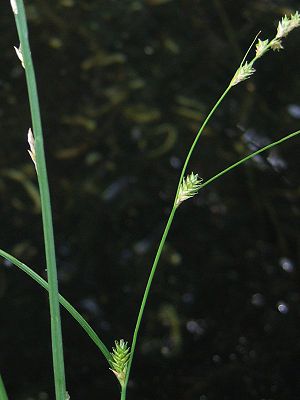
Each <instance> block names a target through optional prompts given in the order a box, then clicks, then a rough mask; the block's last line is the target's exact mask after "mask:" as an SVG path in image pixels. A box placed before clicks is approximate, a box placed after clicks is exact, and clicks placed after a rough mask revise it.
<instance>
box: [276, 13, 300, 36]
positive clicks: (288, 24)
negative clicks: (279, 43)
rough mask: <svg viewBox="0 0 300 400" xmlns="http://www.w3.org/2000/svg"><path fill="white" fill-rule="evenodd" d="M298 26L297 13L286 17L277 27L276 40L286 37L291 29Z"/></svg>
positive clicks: (298, 17)
mask: <svg viewBox="0 0 300 400" xmlns="http://www.w3.org/2000/svg"><path fill="white" fill-rule="evenodd" d="M298 26H300V14H299V13H298V11H296V12H295V14H292V15H291V16H290V17H287V16H286V15H285V16H284V17H283V18H282V19H281V21H280V22H279V23H278V26H277V34H276V39H280V38H283V37H286V36H287V35H288V34H289V33H290V32H291V31H292V30H293V29H295V28H297V27H298Z"/></svg>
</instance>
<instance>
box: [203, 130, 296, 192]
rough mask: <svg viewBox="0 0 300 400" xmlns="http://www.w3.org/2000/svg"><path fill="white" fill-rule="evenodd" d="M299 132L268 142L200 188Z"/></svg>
mask: <svg viewBox="0 0 300 400" xmlns="http://www.w3.org/2000/svg"><path fill="white" fill-rule="evenodd" d="M299 133H300V130H299V131H295V132H293V133H290V134H289V135H287V136H284V137H283V138H281V139H279V140H276V141H275V142H272V143H270V144H268V145H267V146H265V147H262V148H261V149H259V150H256V151H255V152H254V153H251V154H249V155H248V156H246V157H244V158H242V159H241V160H239V161H237V162H236V163H234V164H232V165H230V166H229V167H227V168H225V169H223V170H222V171H221V172H219V173H217V174H216V175H214V176H213V177H211V178H210V179H208V180H207V181H205V182H203V183H202V184H201V187H200V189H199V190H201V189H203V188H204V187H205V186H207V185H209V184H211V183H212V182H213V181H215V180H216V179H218V178H220V177H221V176H222V175H224V174H227V172H229V171H231V170H232V169H234V168H236V167H238V166H239V165H241V164H243V163H244V162H246V161H248V160H250V159H251V158H253V157H255V156H257V155H258V154H260V153H262V152H263V151H266V150H269V149H271V148H272V147H274V146H277V145H279V144H280V143H283V142H285V141H286V140H288V139H291V138H292V137H294V136H297V135H299Z"/></svg>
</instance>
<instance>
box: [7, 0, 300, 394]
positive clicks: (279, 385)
mask: <svg viewBox="0 0 300 400" xmlns="http://www.w3.org/2000/svg"><path fill="white" fill-rule="evenodd" d="M26 5H27V12H28V18H29V25H30V39H31V46H32V53H33V57H34V61H35V65H36V74H37V79H38V87H39V93H40V102H41V111H42V115H43V123H44V134H45V144H46V153H47V163H48V167H49V179H50V185H51V194H52V203H53V213H54V226H55V234H56V245H57V260H58V265H59V279H60V282H59V283H60V290H61V292H62V293H63V294H64V295H65V296H66V297H67V298H68V299H69V300H70V301H71V303H72V304H73V305H75V306H76V307H77V308H78V309H79V310H80V311H81V312H82V313H83V315H84V316H85V317H86V318H87V319H88V321H89V322H90V323H91V325H92V326H93V327H94V328H95V329H96V330H97V332H99V334H100V336H101V338H103V340H104V342H105V343H106V344H107V345H108V346H109V347H110V346H111V345H112V344H113V342H114V340H115V339H117V338H125V339H126V340H129V341H130V340H131V335H132V331H133V327H134V324H135V320H136V316H137V312H138V307H139V303H140V301H141V296H142V294H143V290H144V287H145V282H146V279H147V276H148V273H149V269H150V266H151V263H152V261H153V258H154V255H155V252H156V249H157V246H158V242H159V239H160V236H161V234H162V230H163V228H164V224H165V222H166V219H167V216H168V212H169V210H170V205H171V203H172V201H173V200H172V199H173V196H174V192H175V189H176V185H177V180H178V177H179V174H180V169H179V168H180V167H181V165H182V162H183V160H184V157H185V155H186V153H187V150H188V148H189V146H190V144H191V142H192V140H193V138H194V135H195V133H196V132H197V130H198V128H199V126H200V124H201V121H203V118H204V117H205V115H206V114H207V112H208V111H209V109H210V107H211V106H212V105H213V103H214V102H215V101H216V99H217V98H218V96H219V95H220V94H221V93H222V91H223V90H224V88H225V87H226V85H227V84H228V82H229V80H230V78H231V76H232V74H233V73H234V71H235V69H236V67H237V65H238V64H239V62H240V60H241V56H242V54H243V52H244V51H245V49H247V48H248V46H249V44H250V43H251V41H252V40H253V38H254V36H255V35H256V33H257V32H258V31H259V30H262V31H263V34H262V38H266V37H270V38H272V37H273V35H274V32H275V30H276V26H277V21H278V20H279V19H280V18H281V17H282V16H283V15H284V14H285V13H287V14H289V13H290V12H294V11H295V10H296V9H297V7H298V9H299V6H300V4H299V2H293V1H285V0H277V1H269V0H251V1H242V0H234V1H233V0H227V1H225V0H223V1H222V0H213V1H197V0H194V1H183V0H182V1H176V0H173V1H167V0H145V1H141V0H115V1H113V0H110V1H109V0H107V1H96V0H91V1H83V0H82V1H75V0H51V1H47V0H33V1H26ZM0 31H1V35H0V44H1V46H0V48H1V65H0V71H1V73H0V102H1V103H0V122H1V146H0V196H1V231H0V238H1V241H0V247H1V248H2V249H4V250H7V251H9V252H10V253H12V254H14V255H15V256H16V257H18V258H20V259H21V260H22V261H24V262H26V263H28V264H29V265H31V266H32V267H33V268H34V269H35V270H36V271H37V272H38V273H40V274H42V275H43V276H45V271H44V269H45V262H44V255H43V254H44V253H43V239H42V233H41V220H40V214H39V202H38V193H37V186H36V179H35V172H34V168H33V166H32V163H31V160H30V159H29V156H28V154H27V147H28V146H27V143H26V135H27V130H28V128H29V126H30V125H31V122H30V117H29V111H28V102H27V93H26V87H25V80H24V74H23V70H22V68H21V66H20V65H19V62H18V60H17V58H16V55H15V53H14V50H13V45H16V46H17V45H18V42H17V36H16V31H15V26H14V20H13V16H12V13H11V10H10V6H9V1H8V0H7V1H3V2H2V5H1V13H0ZM299 49H300V30H299V29H298V31H295V32H293V33H292V34H291V35H290V36H289V37H288V39H287V41H286V42H285V50H284V51H282V52H280V53H276V54H274V53H272V54H271V53H269V54H268V55H267V56H265V57H264V58H263V59H262V60H261V61H260V62H258V63H257V65H256V67H257V73H256V74H255V76H254V77H253V79H251V80H249V81H247V82H245V83H243V84H241V85H239V86H238V87H236V88H235V89H234V90H233V91H232V93H231V94H229V96H228V97H227V98H226V100H225V101H224V103H223V105H222V107H221V109H220V110H219V111H218V112H217V114H216V115H215V116H214V118H213V120H212V121H211V123H210V124H209V127H208V128H207V129H206V131H205V134H204V135H203V137H202V138H201V141H200V143H199V146H198V147H197V150H196V152H195V154H194V156H193V159H192V162H191V165H190V168H189V171H194V172H198V173H199V174H200V176H202V177H203V178H204V180H205V179H207V178H209V177H211V176H212V175H213V174H215V173H216V172H218V171H219V170H220V169H222V168H223V167H226V166H228V165H229V164H231V163H233V162H234V161H236V160H238V159H239V158H241V157H242V156H243V155H245V154H248V153H249V152H251V151H252V150H253V149H255V148H256V146H258V147H260V146H263V145H265V144H267V143H269V142H270V141H272V140H275V139H277V138H280V137H281V136H284V135H285V134H287V133H289V132H292V131H294V130H297V129H299V126H300V100H299V94H300V57H299ZM298 168H299V139H297V138H296V139H294V140H292V141H290V142H287V143H285V144H284V145H282V146H281V147H278V148H276V149H274V151H272V152H271V153H268V154H265V155H264V156H263V157H261V158H257V159H256V160H255V161H252V162H249V163H248V164H247V165H245V166H242V167H240V168H239V169H238V170H236V171H234V172H233V173H231V174H230V175H227V176H226V177H224V178H223V179H222V180H219V181H216V182H215V183H214V184H213V185H211V186H209V187H207V188H206V189H205V190H204V191H203V192H201V194H200V195H199V196H198V197H196V198H194V199H193V200H191V201H189V202H188V203H185V204H184V205H183V206H182V207H181V208H180V209H179V211H178V213H177V215H176V218H175V222H174V225H173V227H172V229H171V232H170V235H169V237H168V240H167V244H166V248H165V252H164V253H163V256H162V259H161V261H160V265H159V269H158V273H157V276H156V278H155V281H154V286H153V289H152V291H151V296H150V299H149V304H148V306H147V308H146V314H145V318H144V321H143V324H142V330H141V335H140V338H139V342H138V349H137V353H136V357H135V360H134V365H133V369H132V381H131V384H130V389H129V393H128V399H130V400H134V399H139V400H142V399H143V400H150V399H157V400H163V399H182V400H195V399H197V400H221V399H230V400H232V399H239V400H247V399H261V400H262V399H265V400H271V399H272V400H275V399H280V400H293V399H299V397H300V379H299V376H300V340H299V339H300V331H299V327H300V323H299V317H300V308H299V307H300V287H299V236H298V235H297V233H298V232H297V231H298V227H299V212H300V208H299V202H298V199H299V197H298V196H299V186H298V183H299V177H298ZM62 318H63V334H64V344H65V358H66V373H67V382H68V389H69V392H70V395H71V399H72V400H79V399H80V400H82V399H96V398H99V399H100V398H103V399H117V398H118V397H119V394H118V386H117V384H116V381H115V378H114V376H113V375H112V373H111V372H110V371H108V369H107V366H106V363H105V362H104V360H103V358H102V355H101V354H100V353H99V352H98V351H97V349H96V348H95V346H94V345H93V343H91V342H90V340H89V338H88V337H86V335H85V334H84V332H83V331H82V330H81V328H80V327H78V325H77V324H76V323H75V322H74V321H73V320H72V318H71V317H70V316H69V315H67V314H66V313H65V312H64V311H63V312H62ZM0 362H1V366H0V368H1V373H2V374H3V377H4V380H5V382H6V386H7V390H8V393H9V396H10V399H11V400H25V399H28V400H29V399H35V400H47V399H53V398H54V395H53V381H52V365H51V351H50V341H49V315H48V303H47V296H46V294H45V293H44V292H43V291H42V290H41V289H40V288H39V287H37V285H36V284H35V283H34V282H32V281H31V280H30V279H29V278H28V277H27V276H25V275H24V274H23V273H22V272H20V271H17V270H16V268H14V267H11V266H9V265H7V263H3V262H1V268H0Z"/></svg>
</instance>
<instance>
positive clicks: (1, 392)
mask: <svg viewBox="0 0 300 400" xmlns="http://www.w3.org/2000/svg"><path fill="white" fill-rule="evenodd" d="M0 400H8V396H7V393H6V390H5V386H4V382H3V379H2V376H1V374H0Z"/></svg>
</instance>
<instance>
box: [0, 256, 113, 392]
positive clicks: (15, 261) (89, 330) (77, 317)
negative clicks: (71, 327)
mask: <svg viewBox="0 0 300 400" xmlns="http://www.w3.org/2000/svg"><path fill="white" fill-rule="evenodd" d="M0 256H1V257H3V258H5V259H6V260H8V261H10V262H11V263H12V264H14V265H15V266H16V267H18V268H20V269H21V270H22V271H23V272H25V273H26V274H27V275H29V276H30V277H31V278H32V279H33V280H35V281H36V282H37V283H38V284H39V285H41V286H42V287H43V288H44V289H46V290H47V291H48V290H49V285H48V283H47V282H46V281H45V280H44V279H43V278H42V277H40V276H39V275H38V274H37V273H36V272H34V271H33V270H32V269H31V268H29V267H28V266H27V265H26V264H24V263H22V262H21V261H19V260H18V259H16V258H15V257H13V256H12V255H10V254H8V253H6V252H5V251H3V250H1V249H0ZM59 302H60V304H61V305H62V306H63V307H64V308H65V309H66V310H67V311H68V312H69V313H70V314H71V315H72V317H73V318H74V319H75V320H76V321H77V322H78V323H79V325H80V326H81V327H82V328H83V329H84V330H85V331H86V333H87V334H88V335H89V337H90V338H91V339H92V341H93V342H94V343H95V345H96V346H97V347H98V348H99V350H100V351H101V353H102V354H103V355H104V357H105V358H106V360H107V362H108V363H110V361H111V360H112V357H111V354H110V352H109V351H108V349H107V347H106V346H105V344H104V343H103V342H102V340H100V338H99V336H98V335H97V333H96V332H95V331H94V329H93V328H92V327H91V326H90V325H89V324H88V322H87V321H86V320H85V319H84V318H83V317H82V315H81V314H80V313H79V312H78V311H77V310H76V309H75V308H74V307H73V306H72V305H71V304H70V303H69V302H68V301H67V300H66V299H65V298H64V297H63V296H61V295H59ZM0 400H2V399H1V397H0Z"/></svg>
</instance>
